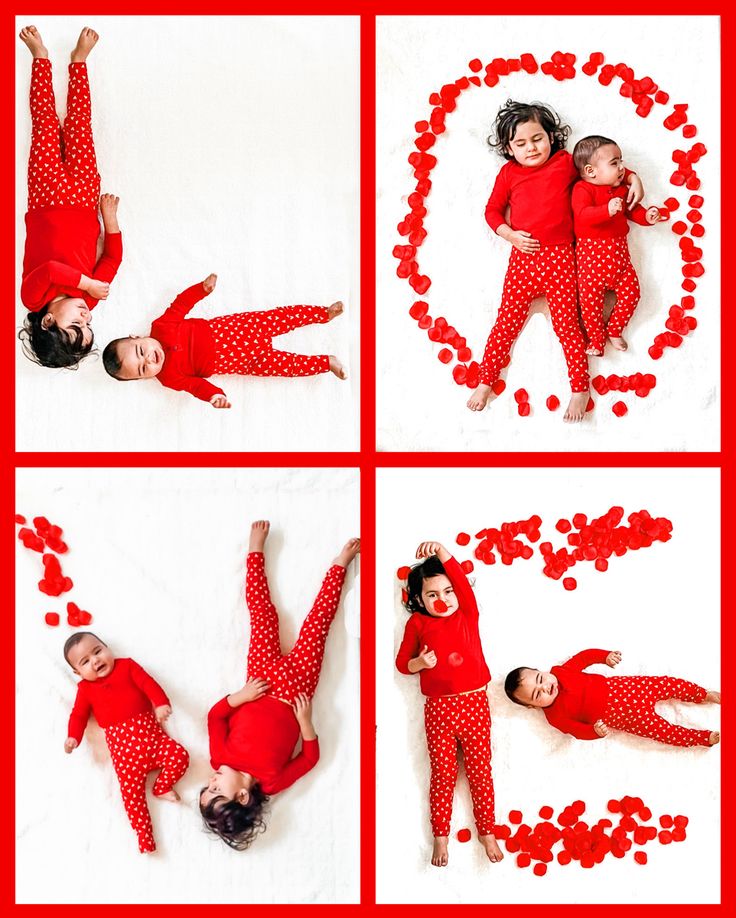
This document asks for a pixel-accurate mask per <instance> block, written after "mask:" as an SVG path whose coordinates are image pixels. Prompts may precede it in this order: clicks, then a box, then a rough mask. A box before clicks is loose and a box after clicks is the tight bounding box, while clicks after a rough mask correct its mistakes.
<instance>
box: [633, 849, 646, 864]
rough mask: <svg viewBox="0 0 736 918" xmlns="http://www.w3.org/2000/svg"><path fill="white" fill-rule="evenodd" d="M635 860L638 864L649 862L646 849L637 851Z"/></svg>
mask: <svg viewBox="0 0 736 918" xmlns="http://www.w3.org/2000/svg"><path fill="white" fill-rule="evenodd" d="M634 860H635V861H636V863H637V864H646V862H647V853H646V851H635V852H634Z"/></svg>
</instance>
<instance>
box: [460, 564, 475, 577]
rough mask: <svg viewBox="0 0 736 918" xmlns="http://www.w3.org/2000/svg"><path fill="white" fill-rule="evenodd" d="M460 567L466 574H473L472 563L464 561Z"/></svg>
mask: <svg viewBox="0 0 736 918" xmlns="http://www.w3.org/2000/svg"><path fill="white" fill-rule="evenodd" d="M460 567H461V568H462V569H463V571H464V572H465V573H466V574H471V573H472V572H473V568H474V565H473V562H472V561H463V562H462V564H461V565H460Z"/></svg>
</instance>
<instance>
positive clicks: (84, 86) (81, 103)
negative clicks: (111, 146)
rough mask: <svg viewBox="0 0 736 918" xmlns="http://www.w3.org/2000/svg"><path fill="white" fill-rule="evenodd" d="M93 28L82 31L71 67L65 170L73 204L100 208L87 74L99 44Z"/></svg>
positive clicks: (66, 121)
mask: <svg viewBox="0 0 736 918" xmlns="http://www.w3.org/2000/svg"><path fill="white" fill-rule="evenodd" d="M97 39H98V35H97V32H94V31H93V30H92V29H86V28H85V29H82V31H81V33H80V35H79V39H78V41H77V45H76V47H75V48H74V50H73V51H72V62H71V63H70V64H69V88H68V90H67V103H66V118H65V119H64V126H63V134H64V146H65V155H64V168H65V169H66V171H67V173H68V175H69V177H70V185H71V186H72V188H73V194H74V199H73V201H72V202H70V203H74V204H81V205H83V206H85V207H90V208H93V209H95V210H96V209H97V205H98V202H99V198H100V176H99V173H98V171H97V158H96V156H95V145H94V139H93V137H92V102H91V97H90V91H89V78H88V75H87V64H86V60H87V55H88V54H89V52H90V51H91V50H92V48H94V46H95V45H96V44H97Z"/></svg>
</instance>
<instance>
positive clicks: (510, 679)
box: [503, 666, 534, 708]
mask: <svg viewBox="0 0 736 918" xmlns="http://www.w3.org/2000/svg"><path fill="white" fill-rule="evenodd" d="M528 669H534V667H533V666H518V667H517V668H516V669H512V670H511V672H510V673H509V674H508V676H506V681H505V682H504V684H503V687H504V690H505V692H506V694H507V695H508V696H509V698H510V699H511V700H512V701H513V702H514V704H520V705H521V706H522V708H528V707H529V705H528V704H524V702H523V701H519V699H518V698H517V697H516V692H517V690H518V688H519V686H520V685H521V677H522V676H523V675H524V673H525V672H526V671H527V670H528Z"/></svg>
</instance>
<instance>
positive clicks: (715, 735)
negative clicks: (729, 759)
mask: <svg viewBox="0 0 736 918" xmlns="http://www.w3.org/2000/svg"><path fill="white" fill-rule="evenodd" d="M720 741H721V734H720V733H719V732H718V731H717V730H714V731H713V732H712V733H711V735H710V736H709V737H708V745H709V746H715V745H716V743H720Z"/></svg>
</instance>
